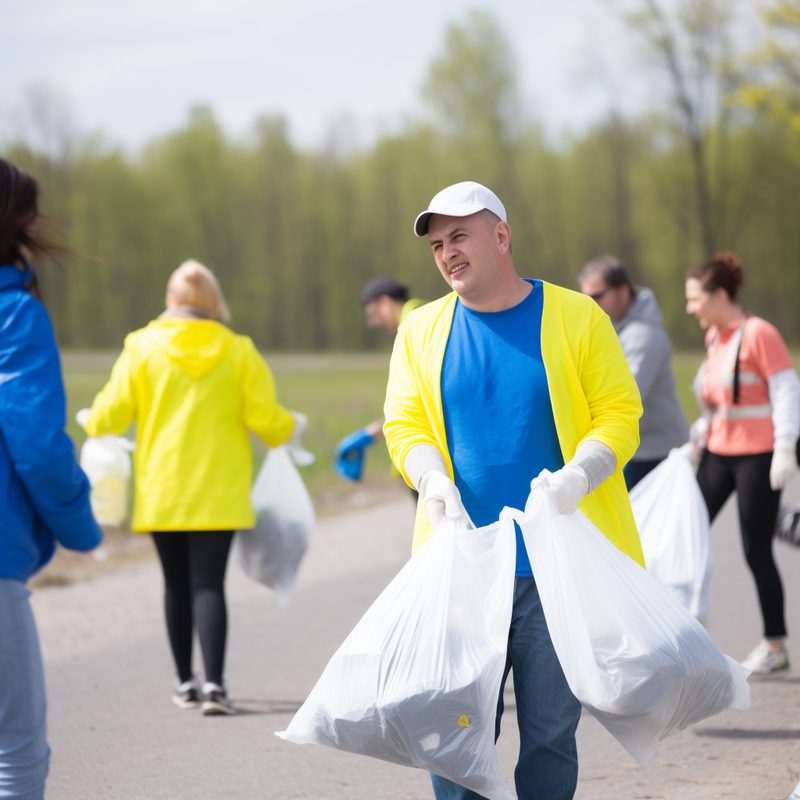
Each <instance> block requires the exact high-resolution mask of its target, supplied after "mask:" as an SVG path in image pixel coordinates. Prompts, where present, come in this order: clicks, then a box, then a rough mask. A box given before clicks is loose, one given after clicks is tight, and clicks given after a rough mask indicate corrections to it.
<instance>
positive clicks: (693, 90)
mask: <svg viewBox="0 0 800 800" xmlns="http://www.w3.org/2000/svg"><path fill="white" fill-rule="evenodd" d="M730 21H731V7H730V3H728V2H725V0H682V2H678V3H677V7H676V10H675V12H674V13H673V14H672V15H668V14H667V12H666V10H665V8H664V6H663V3H662V2H661V0H638V7H637V9H636V10H635V11H633V12H632V13H629V14H628V15H627V22H628V23H629V25H630V26H631V27H632V29H633V30H634V31H636V33H637V34H639V36H640V37H641V38H642V39H643V41H644V42H645V44H646V45H647V48H648V52H649V53H650V54H651V55H652V56H653V57H654V58H655V61H656V63H657V65H658V66H659V68H660V69H661V70H662V71H663V73H664V74H665V75H666V77H667V79H668V82H669V85H670V88H671V94H672V101H673V109H674V112H675V117H676V119H677V121H678V123H679V125H680V129H681V131H682V134H683V136H684V137H685V139H686V142H687V145H688V147H689V151H690V153H691V159H692V180H693V192H694V197H695V203H696V211H697V217H698V222H699V233H700V244H701V246H702V248H703V251H704V252H705V253H708V254H711V253H713V252H714V251H715V250H716V249H717V244H718V238H719V236H718V225H719V222H718V220H715V218H714V212H713V206H714V203H713V199H714V198H713V197H712V181H711V177H710V164H709V136H710V129H711V126H712V123H714V122H715V121H719V119H720V116H719V114H718V109H719V108H720V106H721V102H720V101H721V97H720V96H721V88H720V85H719V76H718V72H717V66H718V64H719V63H720V61H721V60H722V58H723V55H724V54H725V51H726V49H727V42H728V28H729V24H730ZM722 183H723V184H724V180H723V182H722Z"/></svg>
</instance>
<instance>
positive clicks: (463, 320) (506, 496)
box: [442, 281, 564, 575]
mask: <svg viewBox="0 0 800 800" xmlns="http://www.w3.org/2000/svg"><path fill="white" fill-rule="evenodd" d="M528 282H529V283H530V284H532V287H533V288H532V290H531V292H530V294H529V295H528V296H527V297H526V298H525V299H524V300H523V301H522V302H521V303H519V304H518V305H516V306H514V307H513V308H509V309H506V310H505V311H497V312H482V311H473V310H471V309H469V308H467V307H466V306H465V305H464V304H463V303H461V302H460V301H457V302H456V308H455V312H454V313H453V324H452V327H451V329H450V336H449V338H448V340H447V347H446V349H445V354H444V363H443V364H442V406H443V410H444V424H445V431H446V433H447V446H448V449H449V451H450V456H451V459H452V461H453V472H454V474H455V484H456V486H457V487H458V490H459V491H460V492H461V499H462V501H463V502H464V507H465V508H466V509H467V512H468V513H469V515H470V517H471V518H472V521H473V522H474V523H475V524H476V525H478V526H483V525H490V524H491V523H493V522H496V521H497V519H498V517H499V516H500V512H501V511H502V510H503V507H504V506H512V507H513V508H519V509H524V508H525V501H526V500H527V499H528V495H529V494H530V486H531V481H532V480H533V479H534V478H535V477H536V476H537V475H538V474H539V473H540V472H541V471H542V470H543V469H548V470H550V471H551V472H554V471H555V470H558V469H560V468H561V467H563V466H564V460H563V458H562V456H561V447H560V445H559V443H558V434H557V433H556V424H555V419H554V418H553V407H552V404H551V402H550V390H549V389H548V386H547V375H546V373H545V369H544V362H543V361H542V348H541V331H542V306H543V300H544V294H543V287H542V282H541V281H528ZM516 574H517V575H532V572H531V565H530V561H529V560H528V554H527V553H526V552H525V545H524V543H523V541H522V534H521V533H520V530H519V527H517V569H516Z"/></svg>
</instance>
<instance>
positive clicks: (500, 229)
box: [494, 220, 511, 255]
mask: <svg viewBox="0 0 800 800" xmlns="http://www.w3.org/2000/svg"><path fill="white" fill-rule="evenodd" d="M494 241H495V244H496V245H497V250H498V252H499V253H500V254H501V255H505V254H506V253H507V252H508V251H509V250H510V249H511V228H510V227H509V225H508V223H507V222H503V220H500V222H498V223H497V225H495V226H494Z"/></svg>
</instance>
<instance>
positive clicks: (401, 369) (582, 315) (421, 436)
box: [384, 283, 644, 566]
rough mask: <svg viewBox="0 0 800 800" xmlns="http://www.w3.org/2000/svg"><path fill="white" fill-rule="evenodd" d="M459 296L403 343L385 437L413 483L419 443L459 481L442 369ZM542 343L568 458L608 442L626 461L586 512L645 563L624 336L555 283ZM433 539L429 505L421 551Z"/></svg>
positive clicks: (420, 514)
mask: <svg viewBox="0 0 800 800" xmlns="http://www.w3.org/2000/svg"><path fill="white" fill-rule="evenodd" d="M456 299H457V295H456V294H455V292H453V293H451V294H449V295H447V296H446V297H443V298H442V299H441V300H437V301H435V302H433V303H429V304H428V305H426V306H423V307H422V308H420V309H418V310H416V311H414V312H413V313H411V314H410V315H409V316H408V318H407V319H406V321H405V322H404V323H403V324H402V325H401V326H400V329H399V330H398V333H397V339H396V340H395V345H394V351H393V353H392V362H391V368H390V374H389V386H388V388H387V392H386V405H385V408H384V412H385V415H386V424H385V426H384V434H385V435H386V443H387V445H388V447H389V453H390V454H391V457H392V460H393V462H394V464H395V466H396V467H397V468H398V469H399V470H400V472H401V474H402V475H403V477H404V478H405V480H406V482H407V483H409V485H410V481H409V479H408V475H407V474H406V472H405V470H404V468H403V465H404V462H405V459H406V456H407V455H408V453H409V451H410V450H411V449H412V448H413V447H415V446H416V445H419V444H431V445H433V446H434V447H436V448H437V449H438V450H439V451H440V452H441V453H442V455H443V456H444V460H445V464H446V466H447V471H448V473H449V474H450V478H451V480H452V479H453V466H452V462H451V457H450V453H449V452H448V448H447V434H446V432H445V425H444V414H443V411H442V393H441V372H442V362H443V361H444V352H445V347H446V346H447V339H448V336H449V335H450V325H451V323H452V320H453V312H454V310H455V305H456ZM541 346H542V359H543V361H544V367H545V372H546V374H547V382H548V386H549V389H550V398H551V401H552V404H553V416H554V417H555V423H556V431H557V433H558V440H559V443H560V445H561V453H562V455H563V458H564V462H565V463H566V462H568V461H569V460H570V459H571V458H572V457H573V456H574V455H575V451H576V450H577V448H578V445H580V444H581V443H582V442H584V441H590V440H593V441H598V442H602V443H603V444H605V445H607V446H608V447H610V448H611V450H612V451H613V452H614V454H615V455H616V457H617V469H616V472H615V473H614V474H613V475H612V476H611V477H610V478H609V479H608V480H606V481H604V482H603V483H602V484H601V485H600V486H598V487H597V489H595V491H593V492H592V493H591V494H589V495H587V496H586V497H584V498H583V500H582V501H581V504H580V509H581V511H583V513H584V514H585V515H586V516H587V517H588V518H589V519H590V520H591V521H592V522H593V523H594V524H595V525H596V526H597V527H598V528H599V529H600V530H601V531H602V532H603V533H604V534H605V535H606V536H607V537H608V538H609V540H610V541H611V542H612V543H613V544H615V545H616V546H617V547H618V548H619V549H620V550H622V552H623V553H626V554H627V555H629V556H630V557H631V558H633V559H634V560H636V561H637V562H638V563H639V564H641V565H642V566H644V557H643V555H642V549H641V545H640V543H639V534H638V532H637V530H636V525H635V523H634V520H633V513H632V512H631V506H630V501H629V500H628V492H627V490H626V488H625V481H624V478H623V476H622V468H623V466H624V465H625V464H626V463H627V462H628V461H629V459H630V458H631V456H632V455H633V454H634V452H635V451H636V448H637V446H638V445H639V417H640V416H641V414H642V404H641V399H640V397H639V390H638V388H637V387H636V381H635V380H634V378H633V376H632V375H631V371H630V369H629V368H628V365H627V362H626V361H625V356H624V354H623V352H622V347H621V346H620V344H619V338H618V337H617V334H616V333H615V332H614V328H613V326H612V325H611V321H610V320H609V318H608V317H607V316H606V314H605V313H604V312H603V311H602V310H601V309H600V307H599V306H598V305H597V303H595V302H594V300H592V299H591V298H589V297H586V296H585V295H582V294H579V293H578V292H573V291H570V290H568V289H563V288H561V287H558V286H554V285H552V284H548V283H545V284H544V308H543V312H542V331H541ZM476 411H477V412H479V410H478V409H476ZM486 424H487V425H491V424H492V420H490V419H487V420H486ZM535 477H536V476H535V475H531V479H533V478H535ZM431 533H433V528H432V526H431V524H430V522H429V521H428V517H427V514H426V512H425V504H424V503H423V502H422V500H421V499H420V502H419V504H418V506H417V519H416V525H415V529H414V542H413V547H412V549H413V552H416V551H417V549H419V547H420V546H421V545H422V544H423V543H424V542H425V541H426V540H427V539H428V537H429V536H430V535H431Z"/></svg>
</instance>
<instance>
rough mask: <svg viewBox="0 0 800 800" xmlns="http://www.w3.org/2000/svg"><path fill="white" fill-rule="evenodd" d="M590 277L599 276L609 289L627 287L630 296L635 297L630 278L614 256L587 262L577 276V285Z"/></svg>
mask: <svg viewBox="0 0 800 800" xmlns="http://www.w3.org/2000/svg"><path fill="white" fill-rule="evenodd" d="M591 275H599V276H600V277H601V278H602V280H603V283H604V284H605V285H606V286H607V287H608V288H609V289H617V288H619V287H620V286H627V287H628V288H629V289H630V290H631V295H632V296H633V297H636V288H635V287H634V285H633V281H632V280H631V276H630V275H629V274H628V270H627V269H626V267H625V265H624V264H623V263H622V262H621V261H620V260H619V259H618V258H617V257H616V256H598V257H597V258H593V259H592V260H591V261H588V262H587V263H586V264H585V266H584V267H583V269H582V270H581V272H580V274H579V275H578V283H583V281H585V280H586V279H587V278H588V277H590V276H591Z"/></svg>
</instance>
